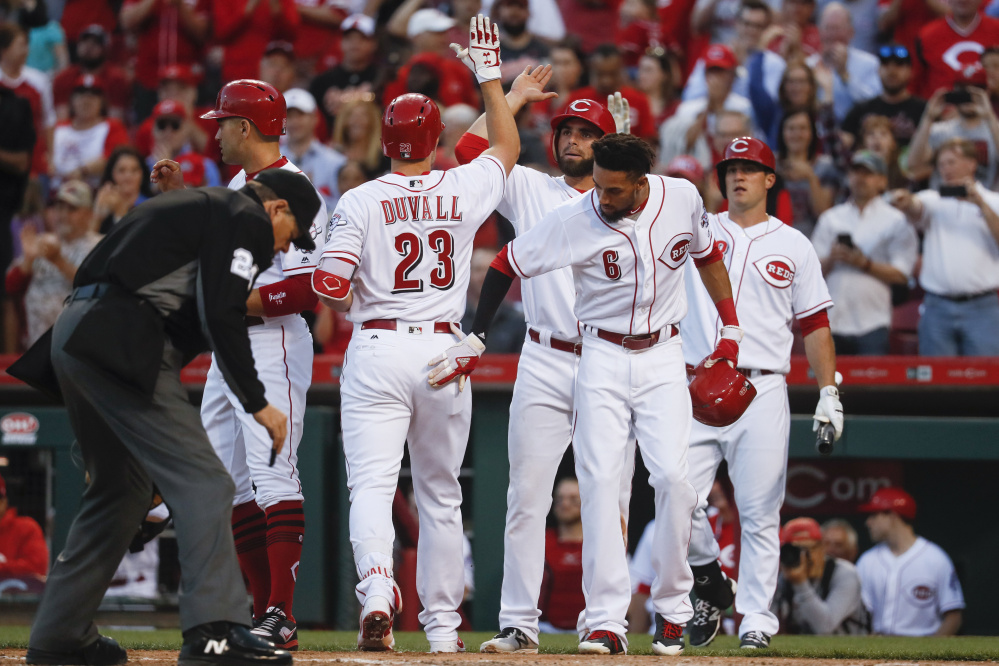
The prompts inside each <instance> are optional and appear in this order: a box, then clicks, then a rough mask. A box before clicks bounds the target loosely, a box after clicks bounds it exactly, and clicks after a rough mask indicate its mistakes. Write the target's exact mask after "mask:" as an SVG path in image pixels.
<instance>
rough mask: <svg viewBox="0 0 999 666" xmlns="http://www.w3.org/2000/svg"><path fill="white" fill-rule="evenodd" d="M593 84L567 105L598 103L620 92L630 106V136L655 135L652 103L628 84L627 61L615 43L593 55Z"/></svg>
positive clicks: (575, 94)
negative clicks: (576, 102)
mask: <svg viewBox="0 0 999 666" xmlns="http://www.w3.org/2000/svg"><path fill="white" fill-rule="evenodd" d="M589 71H590V85H588V86H586V87H585V88H578V89H576V90H575V91H573V93H572V95H570V96H569V101H568V102H567V103H572V102H575V101H576V100H577V99H595V100H597V101H598V102H601V101H603V100H606V99H607V96H608V95H613V94H614V93H615V92H618V91H620V93H621V96H622V97H624V98H625V99H627V100H628V104H629V106H630V107H631V133H632V134H634V135H635V136H638V137H641V138H643V139H652V138H655V136H656V124H655V119H654V118H653V117H652V112H651V111H650V110H649V100H648V99H646V97H645V94H644V93H642V92H640V91H638V90H636V89H635V88H632V87H631V86H628V85H625V83H626V82H627V78H626V77H625V75H624V58H622V57H621V51H620V50H618V48H617V47H616V46H614V45H613V44H602V45H600V46H598V47H597V49H596V50H595V51H594V52H593V54H592V55H590V63H589Z"/></svg>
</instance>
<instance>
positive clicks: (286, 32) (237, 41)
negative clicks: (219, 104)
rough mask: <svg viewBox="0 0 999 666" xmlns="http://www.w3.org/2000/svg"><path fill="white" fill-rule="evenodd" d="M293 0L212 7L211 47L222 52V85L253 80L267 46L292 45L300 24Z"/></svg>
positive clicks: (235, 1)
mask: <svg viewBox="0 0 999 666" xmlns="http://www.w3.org/2000/svg"><path fill="white" fill-rule="evenodd" d="M300 22H301V21H300V19H299V16H298V9H297V8H296V7H295V0H226V1H225V2H218V1H216V2H215V3H214V4H213V6H212V25H213V27H214V31H215V35H214V39H215V43H216V44H218V45H219V46H221V47H222V48H223V49H224V55H223V59H222V81H224V82H226V83H228V82H230V81H235V80H236V79H253V78H256V76H257V70H258V68H259V63H260V58H261V57H262V56H263V55H264V50H265V49H266V48H267V45H268V44H270V43H271V42H273V41H275V40H281V39H283V40H286V41H289V42H291V41H294V40H295V35H296V33H297V32H298V26H299V23H300Z"/></svg>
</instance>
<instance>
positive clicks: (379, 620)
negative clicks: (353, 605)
mask: <svg viewBox="0 0 999 666" xmlns="http://www.w3.org/2000/svg"><path fill="white" fill-rule="evenodd" d="M393 616H394V614H393V612H392V604H391V603H389V600H388V599H386V598H385V597H376V596H370V597H368V598H367V599H366V600H365V601H364V608H362V609H361V628H360V630H359V631H358V632H357V649H358V650H366V651H375V652H385V651H388V650H392V649H393V648H395V636H393V635H392V618H393Z"/></svg>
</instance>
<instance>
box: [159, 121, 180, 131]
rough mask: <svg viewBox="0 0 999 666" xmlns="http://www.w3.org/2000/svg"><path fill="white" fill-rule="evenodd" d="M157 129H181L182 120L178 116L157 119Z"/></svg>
mask: <svg viewBox="0 0 999 666" xmlns="http://www.w3.org/2000/svg"><path fill="white" fill-rule="evenodd" d="M156 129H158V130H160V131H163V130H165V129H172V130H173V131H175V132H176V131H177V130H179V129H180V121H179V120H177V119H176V118H159V119H158V120H157V121H156Z"/></svg>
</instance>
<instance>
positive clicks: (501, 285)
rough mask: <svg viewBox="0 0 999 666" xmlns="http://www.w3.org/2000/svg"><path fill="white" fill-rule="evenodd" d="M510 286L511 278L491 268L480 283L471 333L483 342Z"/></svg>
mask: <svg viewBox="0 0 999 666" xmlns="http://www.w3.org/2000/svg"><path fill="white" fill-rule="evenodd" d="M511 284H513V278H512V277H510V276H509V275H506V274H504V273H503V272H501V271H498V270H496V269H495V268H493V267H492V266H490V267H489V270H488V271H486V279H485V280H483V282H482V292H481V293H480V294H479V305H478V307H477V308H475V317H474V319H473V320H472V331H471V332H472V333H474V334H475V335H477V336H479V337H480V338H481V339H482V340H483V341H485V339H486V334H487V333H488V332H489V327H490V326H492V324H493V319H494V318H495V317H496V311H497V310H499V307H500V305H502V304H503V299H504V298H506V294H507V292H508V291H510V285H511Z"/></svg>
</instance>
